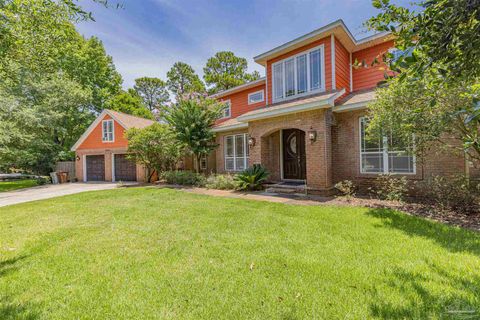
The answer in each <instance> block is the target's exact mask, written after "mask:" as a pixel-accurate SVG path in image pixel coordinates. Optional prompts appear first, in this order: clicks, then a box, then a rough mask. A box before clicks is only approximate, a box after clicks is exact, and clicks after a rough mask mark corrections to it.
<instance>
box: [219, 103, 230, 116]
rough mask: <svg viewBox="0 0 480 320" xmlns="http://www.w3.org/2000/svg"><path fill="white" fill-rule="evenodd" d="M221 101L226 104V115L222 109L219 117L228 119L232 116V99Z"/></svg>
mask: <svg viewBox="0 0 480 320" xmlns="http://www.w3.org/2000/svg"><path fill="white" fill-rule="evenodd" d="M222 103H224V104H228V114H229V115H228V116H225V110H222V112H223V116H222V117H221V118H220V119H229V118H231V117H232V101H230V99H228V100H222Z"/></svg>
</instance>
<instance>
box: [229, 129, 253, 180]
mask: <svg viewBox="0 0 480 320" xmlns="http://www.w3.org/2000/svg"><path fill="white" fill-rule="evenodd" d="M237 136H243V150H244V151H243V152H244V153H245V156H244V157H243V158H244V160H243V162H244V163H243V166H244V168H245V169H246V168H248V159H249V158H250V152H249V153H248V154H247V148H248V134H247V133H240V134H232V135H227V136H224V137H223V162H224V168H225V171H227V172H239V171H242V170H244V169H241V170H238V169H237V158H242V157H237V154H236V150H237V139H236V137H237ZM229 137H232V140H233V157H230V156H227V138H229ZM227 158H229V159H233V170H231V169H227Z"/></svg>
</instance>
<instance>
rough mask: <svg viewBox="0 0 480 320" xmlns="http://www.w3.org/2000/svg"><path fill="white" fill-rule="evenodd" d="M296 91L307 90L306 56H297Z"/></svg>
mask: <svg viewBox="0 0 480 320" xmlns="http://www.w3.org/2000/svg"><path fill="white" fill-rule="evenodd" d="M297 92H298V93H304V92H307V56H306V55H301V56H299V57H297Z"/></svg>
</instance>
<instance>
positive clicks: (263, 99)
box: [248, 90, 265, 105]
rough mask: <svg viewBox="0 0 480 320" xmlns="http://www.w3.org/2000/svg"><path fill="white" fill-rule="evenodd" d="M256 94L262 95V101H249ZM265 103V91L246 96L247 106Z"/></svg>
mask: <svg viewBox="0 0 480 320" xmlns="http://www.w3.org/2000/svg"><path fill="white" fill-rule="evenodd" d="M257 93H261V94H262V100H259V101H250V97H251V96H253V95H254V94H257ZM263 101H265V91H263V90H258V91H255V92H252V93H249V94H248V104H249V105H251V104H255V103H260V102H263Z"/></svg>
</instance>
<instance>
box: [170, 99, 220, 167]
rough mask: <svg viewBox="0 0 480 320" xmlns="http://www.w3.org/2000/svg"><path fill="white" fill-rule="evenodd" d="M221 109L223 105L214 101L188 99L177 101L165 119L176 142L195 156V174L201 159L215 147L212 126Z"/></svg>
mask: <svg viewBox="0 0 480 320" xmlns="http://www.w3.org/2000/svg"><path fill="white" fill-rule="evenodd" d="M223 107H224V106H223V104H220V103H219V102H217V101H216V100H214V99H208V98H203V97H199V96H197V97H190V98H189V99H181V100H179V101H178V102H177V103H176V104H175V105H174V106H173V107H172V108H171V109H170V110H169V111H170V112H169V114H168V115H167V117H166V119H167V121H168V123H169V124H170V125H171V126H172V128H173V129H174V131H175V133H176V136H177V139H178V141H179V142H181V143H182V144H183V145H185V146H186V148H187V151H189V152H190V153H191V154H193V155H194V156H195V158H196V160H197V161H196V164H197V165H196V171H197V172H199V171H200V168H199V164H200V159H201V157H202V156H204V155H208V154H209V153H210V152H211V151H212V150H214V149H215V148H216V147H217V145H216V144H215V142H214V138H215V133H214V132H213V131H212V126H213V125H214V124H215V121H216V120H217V119H218V118H219V117H220V114H221V112H222V109H223Z"/></svg>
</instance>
